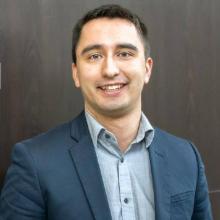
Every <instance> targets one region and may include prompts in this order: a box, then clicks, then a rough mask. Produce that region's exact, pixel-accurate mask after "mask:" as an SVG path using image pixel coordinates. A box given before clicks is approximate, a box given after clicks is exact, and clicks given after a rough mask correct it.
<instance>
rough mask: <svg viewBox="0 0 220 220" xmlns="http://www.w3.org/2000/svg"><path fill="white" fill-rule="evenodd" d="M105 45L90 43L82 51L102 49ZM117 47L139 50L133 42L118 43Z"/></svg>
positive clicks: (83, 52)
mask: <svg viewBox="0 0 220 220" xmlns="http://www.w3.org/2000/svg"><path fill="white" fill-rule="evenodd" d="M102 47H103V46H102V45H101V44H92V45H89V46H87V47H85V48H84V49H83V50H82V52H81V55H83V54H85V53H87V52H89V51H91V50H99V49H101V48H102ZM116 48H117V49H131V50H134V51H138V48H137V47H136V46H134V45H133V44H130V43H120V44H117V45H116Z"/></svg>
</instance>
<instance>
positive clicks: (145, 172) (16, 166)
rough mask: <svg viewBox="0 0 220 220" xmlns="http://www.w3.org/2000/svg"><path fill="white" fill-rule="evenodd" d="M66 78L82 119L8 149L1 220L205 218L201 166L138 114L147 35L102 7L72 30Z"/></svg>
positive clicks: (192, 151)
mask: <svg viewBox="0 0 220 220" xmlns="http://www.w3.org/2000/svg"><path fill="white" fill-rule="evenodd" d="M72 52H73V64H72V73H73V79H74V82H75V85H76V87H79V88H80V89H81V91H82V94H83V97H84V103H85V106H84V107H85V111H84V112H82V113H81V114H80V116H78V117H77V118H76V119H74V120H73V121H71V122H69V123H66V124H64V125H61V126H59V127H57V128H55V129H53V130H51V131H49V132H47V133H45V134H42V135H39V136H37V137H35V138H32V139H29V140H26V141H23V142H21V143H18V144H16V146H15V148H14V151H13V157H12V158H13V161H12V165H11V166H10V168H9V170H8V173H7V176H6V180H5V186H4V188H3V190H2V194H1V205H0V213H1V214H0V217H1V218H2V219H4V220H32V219H33V220H46V219H47V220H49V219H50V220H90V219H96V220H111V219H112V220H122V219H125V220H147V219H149V220H154V219H156V220H168V219H174V220H189V219H193V220H210V219H212V217H211V210H210V202H209V197H208V188H207V183H206V177H205V173H204V166H203V163H202V161H201V158H200V156H199V153H198V152H197V150H196V148H195V147H194V146H193V145H192V144H191V143H190V142H188V141H186V140H183V139H180V138H177V137H174V136H172V135H170V134H168V133H166V132H164V131H161V130H159V129H156V128H153V127H152V126H151V124H150V123H149V121H148V119H147V118H146V116H145V115H144V113H142V110H141V94H142V89H143V86H144V84H147V83H148V82H149V79H150V75H151V71H152V66H153V61H152V59H151V57H150V56H149V42H148V39H147V29H146V28H145V26H144V24H143V23H142V22H141V21H140V19H139V18H138V17H137V16H136V15H134V14H132V13H131V12H130V11H128V10H126V9H124V8H121V7H120V6H117V5H105V6H102V7H99V8H97V9H94V10H92V11H90V12H88V13H87V14H86V15H85V16H84V17H83V18H82V19H81V20H80V21H79V22H78V23H77V24H76V26H75V28H74V31H73V50H72Z"/></svg>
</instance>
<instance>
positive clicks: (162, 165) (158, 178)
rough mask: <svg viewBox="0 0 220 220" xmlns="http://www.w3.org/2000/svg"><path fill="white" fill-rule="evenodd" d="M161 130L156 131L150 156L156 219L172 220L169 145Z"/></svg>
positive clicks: (150, 148)
mask: <svg viewBox="0 0 220 220" xmlns="http://www.w3.org/2000/svg"><path fill="white" fill-rule="evenodd" d="M163 136H164V135H163V134H162V132H161V131H160V130H159V129H155V136H154V139H153V142H152V144H151V146H150V147H149V156H150V163H151V170H152V177H153V187H154V201H155V217H156V218H155V219H156V220H168V219H170V186H169V169H168V164H167V163H168V158H167V151H166V149H167V145H166V142H165V140H164V138H163Z"/></svg>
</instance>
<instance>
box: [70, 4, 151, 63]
mask: <svg viewBox="0 0 220 220" xmlns="http://www.w3.org/2000/svg"><path fill="white" fill-rule="evenodd" d="M97 18H122V19H125V20H128V21H130V22H131V23H133V24H134V26H135V28H136V30H137V31H138V33H139V35H140V36H141V38H142V40H143V44H144V49H145V56H146V57H148V56H149V55H150V44H149V41H148V31H147V27H146V26H145V24H144V23H143V22H142V20H141V19H140V18H139V17H138V16H137V15H136V14H133V13H132V12H131V11H129V10H128V9H126V8H123V7H121V6H120V5H115V4H109V5H103V6H100V7H98V8H95V9H93V10H91V11H88V12H87V13H86V14H85V16H84V17H82V18H81V19H80V20H79V21H78V22H77V23H76V25H75V26H74V28H73V35H72V61H73V63H76V47H77V44H78V42H79V38H80V34H81V31H82V28H83V26H84V25H85V24H86V23H87V22H89V21H91V20H93V19H97Z"/></svg>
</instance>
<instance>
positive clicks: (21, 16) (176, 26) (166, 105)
mask: <svg viewBox="0 0 220 220" xmlns="http://www.w3.org/2000/svg"><path fill="white" fill-rule="evenodd" d="M119 2H120V3H121V4H122V5H123V6H125V7H128V8H130V9H133V10H134V11H135V12H136V13H137V14H139V15H140V16H141V17H142V18H143V19H144V21H145V22H146V24H147V25H148V27H149V31H150V39H151V46H152V57H153V59H154V71H153V76H152V80H151V83H150V85H149V86H148V87H147V88H146V89H145V90H144V97H143V108H144V111H145V113H146V114H147V115H148V117H149V119H150V120H151V122H152V123H153V124H154V125H156V126H159V127H161V128H163V129H165V130H168V131H170V132H172V133H174V134H176V135H179V136H182V137H186V138H188V139H191V140H192V141H193V142H194V143H195V144H196V145H197V146H198V148H199V151H200V152H201V155H202V157H203V159H204V163H205V165H206V173H207V177H208V182H209V187H210V197H211V200H212V205H213V211H214V216H215V219H220V210H219V209H218V208H219V207H220V175H219V170H218V168H219V167H220V161H219V155H220V148H219V146H220V139H219V128H220V114H219V112H220V103H219V94H220V74H219V69H220V62H219V58H218V54H217V53H218V52H219V51H220V41H219V39H220V29H219V27H220V14H219V9H220V2H219V1H218V0H210V1H200V0H185V1H176V0H148V1H144V0H141V1H128V0H121V1H98V0H92V1H86V0H81V1H73V0H65V1H55V0H44V1H41V0H0V22H1V23H0V62H1V89H0V185H2V182H3V176H4V174H5V172H6V169H7V167H8V165H9V163H10V153H11V148H12V146H13V144H14V143H16V142H18V141H20V140H22V139H25V138H28V137H31V136H33V135H36V134H38V133H40V132H43V131H46V130H47V129H49V128H51V127H53V126H55V125H57V124H59V123H61V122H63V121H66V120H69V119H71V118H73V117H74V116H76V115H77V114H78V113H79V112H80V110H81V109H82V107H83V103H82V99H81V95H80V92H79V91H78V90H76V89H75V88H74V86H73V83H72V80H71V31H72V27H73V24H74V23H75V21H76V20H77V19H78V18H79V17H80V16H81V15H82V14H83V13H84V12H86V11H87V10H88V9H91V8H94V7H96V6H99V5H100V4H101V3H102V4H104V3H119Z"/></svg>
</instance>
